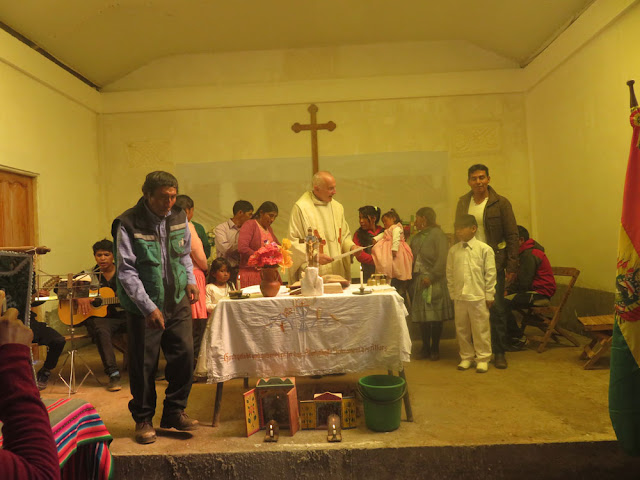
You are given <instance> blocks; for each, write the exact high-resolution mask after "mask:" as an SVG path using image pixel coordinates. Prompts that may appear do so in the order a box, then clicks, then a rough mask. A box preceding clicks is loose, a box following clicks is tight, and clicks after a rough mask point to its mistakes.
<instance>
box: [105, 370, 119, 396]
mask: <svg viewBox="0 0 640 480" xmlns="http://www.w3.org/2000/svg"><path fill="white" fill-rule="evenodd" d="M121 389H122V385H121V384H120V374H118V373H114V374H113V375H110V376H109V385H107V390H108V391H110V392H117V391H118V390H121Z"/></svg>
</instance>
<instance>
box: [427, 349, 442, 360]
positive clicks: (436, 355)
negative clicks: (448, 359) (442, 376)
mask: <svg viewBox="0 0 640 480" xmlns="http://www.w3.org/2000/svg"><path fill="white" fill-rule="evenodd" d="M429 360H431V361H432V362H437V361H438V360H440V352H434V351H432V352H431V355H429Z"/></svg>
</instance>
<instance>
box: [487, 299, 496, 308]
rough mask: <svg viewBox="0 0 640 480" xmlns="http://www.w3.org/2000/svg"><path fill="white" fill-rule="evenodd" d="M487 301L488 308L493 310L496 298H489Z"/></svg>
mask: <svg viewBox="0 0 640 480" xmlns="http://www.w3.org/2000/svg"><path fill="white" fill-rule="evenodd" d="M486 302H487V310H491V307H493V304H494V303H495V300H487V301H486Z"/></svg>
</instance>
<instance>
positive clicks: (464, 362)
mask: <svg viewBox="0 0 640 480" xmlns="http://www.w3.org/2000/svg"><path fill="white" fill-rule="evenodd" d="M470 368H471V362H470V361H469V360H462V361H461V362H460V363H459V364H458V370H469V369H470Z"/></svg>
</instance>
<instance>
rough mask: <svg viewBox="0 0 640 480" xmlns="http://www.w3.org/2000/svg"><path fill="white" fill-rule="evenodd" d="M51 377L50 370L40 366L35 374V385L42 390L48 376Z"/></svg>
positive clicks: (47, 381)
mask: <svg viewBox="0 0 640 480" xmlns="http://www.w3.org/2000/svg"><path fill="white" fill-rule="evenodd" d="M50 377H51V370H49V369H48V368H44V367H42V368H41V369H40V371H39V372H38V374H37V375H36V385H37V387H38V390H44V389H45V388H47V385H48V384H49V378H50Z"/></svg>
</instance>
